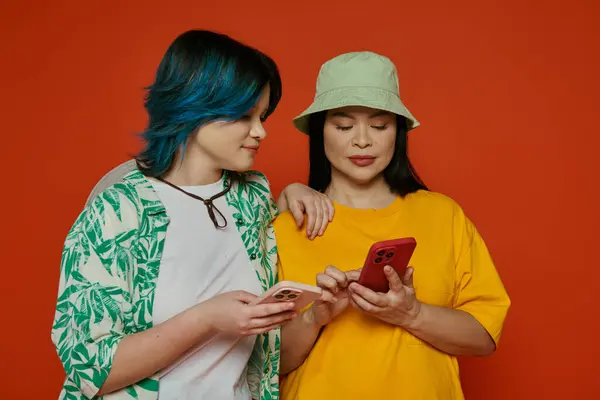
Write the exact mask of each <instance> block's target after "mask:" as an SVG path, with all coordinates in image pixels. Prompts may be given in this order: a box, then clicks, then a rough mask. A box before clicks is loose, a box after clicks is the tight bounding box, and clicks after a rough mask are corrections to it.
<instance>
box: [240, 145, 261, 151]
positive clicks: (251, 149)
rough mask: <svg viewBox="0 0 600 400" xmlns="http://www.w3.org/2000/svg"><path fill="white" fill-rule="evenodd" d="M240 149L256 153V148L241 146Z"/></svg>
mask: <svg viewBox="0 0 600 400" xmlns="http://www.w3.org/2000/svg"><path fill="white" fill-rule="evenodd" d="M242 148H243V149H246V150H248V151H250V152H252V153H256V152H257V151H258V146H243V147H242Z"/></svg>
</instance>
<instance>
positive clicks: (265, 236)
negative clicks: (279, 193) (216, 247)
mask: <svg viewBox="0 0 600 400" xmlns="http://www.w3.org/2000/svg"><path fill="white" fill-rule="evenodd" d="M226 174H227V175H229V176H232V177H235V179H232V180H231V182H232V183H231V184H232V188H231V190H230V191H229V192H228V193H227V194H226V200H227V203H228V205H229V206H230V207H232V208H233V219H234V221H228V222H229V223H235V225H236V227H237V229H238V232H239V234H240V235H241V237H242V241H243V243H244V246H245V247H246V250H247V252H248V257H249V258H250V260H251V262H252V264H253V266H254V269H255V271H256V277H257V279H258V280H259V281H260V284H261V286H262V290H263V291H265V290H267V289H268V288H270V287H271V286H273V285H274V284H275V283H276V281H277V265H276V264H277V249H276V246H275V236H274V232H273V226H272V224H271V223H272V221H273V219H274V218H275V216H276V214H277V209H276V207H275V203H274V201H273V197H272V196H271V192H270V189H269V183H268V181H267V179H266V178H265V176H264V175H262V174H261V173H260V172H255V171H251V172H246V173H241V174H233V173H228V172H226ZM227 181H228V179H227V177H226V179H225V182H227ZM168 224H169V217H168V215H167V214H166V211H165V207H164V206H163V204H162V203H161V202H160V200H159V199H158V196H157V194H156V193H155V192H154V189H153V187H152V184H151V182H150V181H149V180H148V179H147V178H146V177H145V176H144V175H142V173H141V172H139V171H138V170H135V171H132V172H131V173H129V174H127V175H126V176H125V177H124V178H123V179H122V180H121V181H120V182H119V183H116V184H115V185H113V186H111V187H109V188H108V189H106V190H105V191H104V192H102V193H101V194H99V195H98V196H97V197H96V198H95V199H94V201H93V202H92V203H90V204H89V205H88V206H87V207H86V208H85V209H84V210H83V212H82V213H81V214H80V215H79V217H78V218H77V220H76V221H75V223H74V224H73V227H72V228H71V230H70V231H69V233H68V235H67V238H66V241H65V245H64V249H63V253H62V261H61V272H60V283H59V291H58V300H57V303H56V314H55V317H54V323H53V326H52V341H53V342H54V345H55V346H56V350H57V352H58V355H59V357H60V359H61V361H62V363H63V366H64V369H65V372H66V379H65V382H64V385H63V389H62V391H61V393H60V397H59V399H74V400H75V399H91V398H95V397H94V396H95V395H96V393H97V392H98V390H99V389H100V387H101V386H102V384H103V383H104V381H105V380H106V378H107V376H108V373H109V371H110V369H111V366H112V362H113V357H114V355H115V352H116V349H117V346H118V344H119V341H120V340H121V339H122V338H123V337H124V336H126V335H131V334H134V333H137V332H140V331H144V330H146V329H149V328H151V327H152V308H153V302H154V289H155V287H156V280H157V278H158V270H159V267H160V260H161V255H162V250H163V245H164V241H165V235H166V231H167V225H168ZM279 350H280V332H279V330H278V329H276V330H273V331H270V332H269V333H266V334H262V335H259V336H258V337H257V340H256V344H255V347H254V351H253V353H252V356H251V357H250V360H249V363H248V383H249V385H250V390H251V392H252V396H253V398H254V399H257V400H271V399H273V400H276V399H278V398H279ZM158 385H159V380H158V377H156V376H154V377H150V378H147V379H145V380H143V381H140V382H138V383H136V384H134V385H132V386H129V387H127V388H124V389H122V390H120V391H117V392H113V393H110V394H107V395H104V396H103V397H100V398H101V399H105V400H113V399H114V400H117V399H119V400H120V399H139V400H155V399H157V398H158Z"/></svg>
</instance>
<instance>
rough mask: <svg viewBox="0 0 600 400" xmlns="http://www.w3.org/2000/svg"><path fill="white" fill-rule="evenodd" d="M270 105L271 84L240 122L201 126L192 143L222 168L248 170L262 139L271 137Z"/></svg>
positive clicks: (219, 122)
mask: <svg viewBox="0 0 600 400" xmlns="http://www.w3.org/2000/svg"><path fill="white" fill-rule="evenodd" d="M268 107H269V85H268V84H267V86H265V88H264V89H263V91H262V93H261V95H260V98H259V99H258V101H257V102H256V104H255V105H254V107H253V108H252V109H251V110H250V111H249V112H248V113H247V114H246V115H245V116H244V117H242V118H241V119H239V120H236V121H215V122H211V123H208V124H206V125H204V126H202V127H201V128H200V129H198V132H197V133H196V134H195V135H194V136H193V137H192V139H191V140H190V142H189V143H188V146H193V147H195V149H194V150H197V151H198V152H200V153H201V154H203V155H205V156H207V157H208V158H209V159H210V160H211V163H212V164H213V165H214V166H215V167H216V168H219V169H226V170H230V171H239V172H242V171H247V170H249V169H250V168H251V167H252V164H254V158H255V157H256V153H257V151H258V148H259V146H260V143H261V141H262V140H263V139H264V138H265V137H266V136H267V132H266V131H265V129H264V128H263V122H264V119H265V113H266V112H267V109H268Z"/></svg>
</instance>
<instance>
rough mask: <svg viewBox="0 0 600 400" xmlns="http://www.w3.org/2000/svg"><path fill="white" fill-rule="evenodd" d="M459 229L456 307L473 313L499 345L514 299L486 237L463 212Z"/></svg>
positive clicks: (458, 217) (457, 222)
mask: <svg viewBox="0 0 600 400" xmlns="http://www.w3.org/2000/svg"><path fill="white" fill-rule="evenodd" d="M455 230H456V231H457V232H455V237H459V238H460V242H461V245H460V246H459V252H458V260H457V263H456V282H457V289H456V296H455V302H454V308H455V309H457V310H462V311H465V312H467V313H469V314H471V315H472V316H473V317H474V318H475V319H476V320H477V321H478V322H479V323H480V324H481V325H482V326H483V327H484V328H485V329H486V330H487V332H488V333H489V334H490V336H491V337H492V339H493V340H494V342H495V343H496V345H497V344H498V341H499V340H500V336H501V333H502V327H503V325H504V320H505V318H506V314H507V312H508V309H509V307H510V299H509V297H508V294H507V292H506V290H505V288H504V285H503V284H502V281H501V279H500V276H499V274H498V272H497V271H496V267H495V266H494V262H493V261H492V257H491V255H490V253H489V251H488V249H487V247H486V244H485V243H484V241H483V238H482V237H481V235H480V234H479V233H478V232H477V229H476V228H475V226H474V225H473V223H472V222H471V221H470V220H469V219H468V218H467V217H465V216H464V215H463V214H462V211H460V212H459V213H458V216H457V218H455Z"/></svg>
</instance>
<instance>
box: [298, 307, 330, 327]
mask: <svg viewBox="0 0 600 400" xmlns="http://www.w3.org/2000/svg"><path fill="white" fill-rule="evenodd" d="M300 318H301V319H302V324H303V325H304V326H306V327H307V328H308V329H311V330H314V331H317V332H318V331H319V330H320V329H321V328H322V327H323V325H324V324H320V323H318V322H317V317H316V315H315V310H314V308H313V307H310V308H309V309H308V310H306V311H304V312H303V313H302V315H301V316H300Z"/></svg>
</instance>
